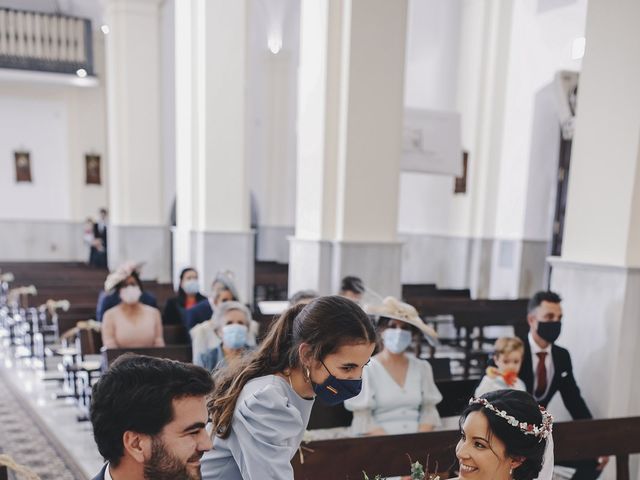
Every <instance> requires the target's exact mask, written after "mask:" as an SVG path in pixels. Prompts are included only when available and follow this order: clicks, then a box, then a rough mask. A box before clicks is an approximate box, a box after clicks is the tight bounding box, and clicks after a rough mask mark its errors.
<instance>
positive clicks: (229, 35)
mask: <svg viewBox="0 0 640 480" xmlns="http://www.w3.org/2000/svg"><path fill="white" fill-rule="evenodd" d="M246 49H247V2H246V1H245V0H239V1H233V2H227V1H222V0H220V1H217V0H216V1H210V0H208V1H206V2H196V1H184V2H183V1H180V2H176V180H177V227H176V231H175V236H174V239H175V240H174V245H175V249H174V261H175V267H176V270H178V269H180V268H182V267H184V266H186V265H187V264H190V265H193V266H194V267H196V268H197V269H198V271H199V272H200V276H201V278H202V282H203V285H204V286H206V285H208V284H209V283H210V282H211V280H212V279H213V277H214V276H215V274H216V273H217V272H219V271H224V270H229V271H231V272H233V274H234V278H235V281H236V286H237V287H238V291H239V294H240V296H241V300H242V301H243V302H247V301H252V298H253V261H254V235H253V232H252V231H251V230H250V225H249V191H248V187H247V173H246V143H247V141H248V140H247V138H246V129H247V125H246V114H245V110H246V82H247V75H246V68H247V66H246Z"/></svg>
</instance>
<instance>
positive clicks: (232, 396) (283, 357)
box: [208, 305, 305, 438]
mask: <svg viewBox="0 0 640 480" xmlns="http://www.w3.org/2000/svg"><path fill="white" fill-rule="evenodd" d="M304 307H305V305H295V306H293V307H291V308H289V309H288V310H286V311H285V312H284V313H282V315H280V317H278V319H277V320H276V321H275V323H274V324H273V325H272V326H271V328H270V330H269V333H268V334H267V336H266V337H265V339H264V340H263V341H262V343H261V345H260V348H259V349H258V350H257V351H256V352H255V353H253V354H250V355H247V356H246V357H245V358H244V359H242V360H241V361H239V362H238V363H237V364H236V366H235V367H234V368H223V369H221V370H218V372H217V373H216V375H215V379H214V380H215V385H216V387H215V390H214V392H213V395H212V397H211V398H210V399H209V402H208V407H209V412H210V414H211V422H212V423H213V425H214V426H215V427H216V434H217V435H218V436H219V437H221V438H227V437H228V436H229V433H230V432H231V421H232V419H233V412H234V411H235V408H236V402H237V401H238V397H239V396H240V393H241V392H242V389H243V388H244V386H245V385H246V384H247V382H248V381H249V380H252V379H254V378H257V377H262V376H264V375H272V374H274V373H277V372H282V371H284V370H286V369H287V368H290V367H292V366H296V365H293V364H292V363H291V360H292V359H290V357H291V356H292V354H293V352H292V350H293V349H292V346H293V322H294V320H295V318H296V317H297V316H298V314H299V313H300V312H301V311H302V309H303V308H304ZM294 356H297V350H296V352H295V355H294ZM298 360H299V359H298ZM296 364H297V363H296Z"/></svg>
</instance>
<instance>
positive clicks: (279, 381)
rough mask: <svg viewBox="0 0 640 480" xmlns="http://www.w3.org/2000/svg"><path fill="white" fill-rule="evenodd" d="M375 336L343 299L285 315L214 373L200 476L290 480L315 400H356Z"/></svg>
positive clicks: (321, 301) (353, 306)
mask: <svg viewBox="0 0 640 480" xmlns="http://www.w3.org/2000/svg"><path fill="white" fill-rule="evenodd" d="M375 339H376V333H375V330H374V327H373V324H372V323H371V321H370V319H369V317H368V316H367V315H366V314H365V313H364V311H363V310H362V309H361V308H360V307H359V306H358V305H357V304H356V303H354V302H352V301H351V300H348V299H346V298H342V297H338V296H329V297H320V298H317V299H315V300H313V301H312V302H311V303H309V304H308V305H297V306H293V307H291V308H290V309H289V310H287V311H286V312H285V313H283V314H282V315H281V316H280V318H279V319H278V320H277V321H276V322H275V323H274V325H273V326H272V327H271V330H270V332H269V334H268V335H267V337H266V338H265V339H264V341H263V342H262V344H261V345H260V347H259V348H258V350H257V351H255V352H254V353H252V354H250V355H248V356H247V358H245V359H243V360H242V361H241V362H240V363H239V364H237V365H235V366H234V367H233V368H227V369H223V370H221V371H220V372H219V373H218V374H217V375H216V378H215V383H216V389H215V391H214V394H213V397H212V400H211V401H210V402H209V410H210V413H211V421H212V424H213V428H214V435H215V438H214V449H213V450H212V451H210V452H208V453H207V454H205V456H204V457H203V459H202V476H203V479H204V480H214V479H216V480H217V479H224V480H241V479H244V480H258V479H259V480H266V479H277V480H292V479H293V468H292V467H291V459H292V458H293V455H294V454H295V452H296V450H297V449H298V447H299V445H300V441H301V440H302V435H303V433H304V431H305V429H306V426H307V423H308V421H309V415H310V413H311V407H312V406H313V402H314V399H315V398H316V397H317V398H318V399H319V400H321V401H323V402H325V403H327V404H329V405H334V404H338V403H340V402H343V401H344V400H346V399H348V398H351V397H353V396H355V395H357V394H358V393H359V392H360V389H361V385H362V369H363V368H364V366H365V365H366V364H367V363H368V362H369V359H370V357H371V354H372V353H373V350H374V347H375Z"/></svg>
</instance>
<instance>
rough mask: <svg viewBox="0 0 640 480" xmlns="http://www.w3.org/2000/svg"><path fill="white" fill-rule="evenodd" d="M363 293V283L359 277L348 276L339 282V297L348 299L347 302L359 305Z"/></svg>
mask: <svg viewBox="0 0 640 480" xmlns="http://www.w3.org/2000/svg"><path fill="white" fill-rule="evenodd" d="M364 292H365V286H364V282H363V281H362V279H361V278H359V277H354V276H351V275H349V276H347V277H344V278H343V279H342V281H341V282H340V293H339V295H340V296H341V297H345V298H348V299H349V300H353V301H354V302H356V303H361V302H362V297H363V296H364Z"/></svg>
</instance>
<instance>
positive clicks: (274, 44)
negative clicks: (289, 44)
mask: <svg viewBox="0 0 640 480" xmlns="http://www.w3.org/2000/svg"><path fill="white" fill-rule="evenodd" d="M267 46H268V47H269V51H270V52H271V53H273V54H274V55H277V54H278V52H280V50H282V36H280V35H276V34H271V35H269V39H268V40H267Z"/></svg>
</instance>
